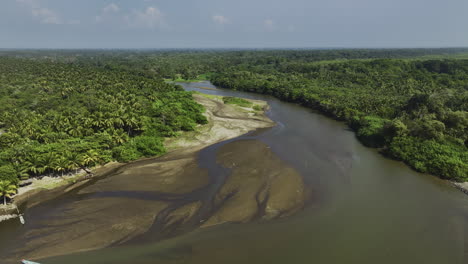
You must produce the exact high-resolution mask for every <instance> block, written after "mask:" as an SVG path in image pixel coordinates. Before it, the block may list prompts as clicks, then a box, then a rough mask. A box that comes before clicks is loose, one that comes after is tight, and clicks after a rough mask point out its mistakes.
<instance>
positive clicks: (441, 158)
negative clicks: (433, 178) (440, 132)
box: [386, 137, 468, 181]
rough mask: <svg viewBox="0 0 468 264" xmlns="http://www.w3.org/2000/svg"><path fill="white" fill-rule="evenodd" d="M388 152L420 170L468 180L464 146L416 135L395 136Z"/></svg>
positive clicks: (448, 177) (458, 179)
mask: <svg viewBox="0 0 468 264" xmlns="http://www.w3.org/2000/svg"><path fill="white" fill-rule="evenodd" d="M386 153H387V154H389V155H390V156H392V157H394V158H397V159H400V160H404V161H405V162H406V163H408V164H409V165H410V166H411V167H413V168H414V169H416V170H417V171H420V172H431V173H434V174H436V175H439V176H441V177H443V178H446V179H451V180H456V181H467V180H468V153H467V152H466V150H465V149H464V147H459V146H456V145H450V144H442V143H439V142H436V141H435V140H423V139H418V138H415V137H395V138H394V139H393V141H392V142H391V144H390V146H389V148H388V149H387V150H386Z"/></svg>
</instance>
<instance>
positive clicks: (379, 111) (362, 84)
mask: <svg viewBox="0 0 468 264" xmlns="http://www.w3.org/2000/svg"><path fill="white" fill-rule="evenodd" d="M467 54H468V49H375V50H367V49H352V50H158V51H152V50H140V51H118V50H115V51H113V50H108V51H105V50H95V51H92V50H88V51H78V50H62V51H60V50H58V51H53V50H49V51H35V50H23V51H0V130H2V131H3V132H5V133H3V134H2V135H1V136H0V148H1V149H0V180H2V179H9V180H11V181H16V179H18V178H21V179H25V178H28V177H31V176H36V175H42V174H47V173H55V174H56V175H61V174H62V173H65V172H68V171H73V170H76V169H79V168H85V167H87V166H91V165H94V164H101V163H105V162H108V161H110V160H119V161H129V160H134V159H137V158H139V157H144V156H154V155H158V154H161V153H163V152H164V148H163V145H162V138H163V137H167V136H172V135H174V133H176V131H179V130H192V129H194V127H195V126H196V124H200V123H205V122H206V119H205V118H204V117H203V115H201V113H202V111H203V109H202V108H201V107H200V106H199V105H198V104H196V103H195V102H194V101H193V99H192V97H191V95H190V93H187V92H184V91H181V88H180V87H178V86H177V85H173V84H170V83H168V82H165V81H164V80H166V81H167V80H179V81H180V80H197V79H209V80H211V81H212V82H213V83H214V84H215V85H218V86H221V87H224V88H229V89H236V90H242V91H250V92H256V93H262V94H269V95H273V96H275V97H277V98H279V99H282V100H285V101H289V102H295V103H298V104H301V105H303V106H306V107H309V108H311V109H313V110H316V111H319V112H321V113H323V114H326V115H328V116H330V117H333V118H335V119H338V120H342V121H345V122H347V123H348V124H349V126H350V127H351V128H352V129H354V130H355V131H356V135H357V137H358V138H359V139H360V140H361V141H362V142H363V143H364V144H366V145H368V146H371V147H377V148H380V149H381V151H382V153H384V154H385V155H387V156H389V157H392V158H394V159H398V160H402V161H404V162H406V163H407V164H408V165H410V166H411V167H413V168H414V169H416V170H418V171H421V172H427V173H431V174H435V175H438V176H440V177H443V178H447V179H452V180H457V181H466V180H468V151H467V146H468V131H467V129H468V112H467V111H468V55H467Z"/></svg>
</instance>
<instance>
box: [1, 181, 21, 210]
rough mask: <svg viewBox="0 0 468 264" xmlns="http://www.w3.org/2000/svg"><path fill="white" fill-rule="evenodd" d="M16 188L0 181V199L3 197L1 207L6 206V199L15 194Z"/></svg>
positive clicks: (9, 183)
mask: <svg viewBox="0 0 468 264" xmlns="http://www.w3.org/2000/svg"><path fill="white" fill-rule="evenodd" d="M17 189H18V187H17V186H16V185H15V184H12V183H11V182H9V181H0V197H2V196H3V205H6V199H7V198H11V197H12V196H13V195H15V194H16V190H17Z"/></svg>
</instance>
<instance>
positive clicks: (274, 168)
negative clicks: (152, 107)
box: [3, 95, 306, 263]
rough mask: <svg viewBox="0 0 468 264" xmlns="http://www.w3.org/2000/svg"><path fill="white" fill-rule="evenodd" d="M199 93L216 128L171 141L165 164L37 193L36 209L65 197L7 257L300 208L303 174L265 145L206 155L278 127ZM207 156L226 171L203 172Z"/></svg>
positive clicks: (30, 226) (41, 214)
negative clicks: (207, 149)
mask: <svg viewBox="0 0 468 264" xmlns="http://www.w3.org/2000/svg"><path fill="white" fill-rule="evenodd" d="M195 97H196V99H197V101H198V102H200V103H201V104H203V105H204V106H205V107H206V108H207V112H206V115H207V117H208V119H209V120H210V124H209V125H207V126H206V127H203V128H201V129H200V130H199V131H197V132H193V134H192V135H187V134H186V135H183V136H182V137H180V138H178V139H176V140H172V141H169V142H168V144H169V145H171V146H172V148H173V150H172V151H171V152H170V153H168V154H167V155H164V156H162V157H160V158H153V159H146V160H140V161H136V162H132V163H129V164H126V165H123V164H114V166H111V167H103V168H102V169H101V171H100V173H99V175H98V176H99V177H96V178H93V179H90V180H86V181H84V182H81V183H79V184H75V185H72V186H71V187H70V186H62V187H60V188H58V189H55V190H52V191H49V192H42V193H41V194H36V196H35V197H36V198H38V199H37V200H38V201H29V202H30V203H31V204H34V205H36V204H37V203H39V200H41V199H46V200H47V199H48V200H51V199H52V198H57V197H58V198H57V199H53V200H51V201H50V202H48V203H45V204H42V205H39V206H36V207H34V208H31V209H30V210H29V211H28V213H27V220H28V221H27V224H26V226H25V227H24V230H22V231H21V233H20V234H19V235H18V238H17V239H16V240H14V241H11V247H9V248H7V249H6V250H7V251H6V252H4V253H3V254H6V258H3V259H4V260H5V261H7V262H8V261H11V263H16V262H17V260H18V259H21V258H28V259H42V258H46V257H51V256H57V255H64V254H70V253H74V252H80V251H88V250H94V249H99V248H104V247H109V246H116V245H121V244H124V243H128V242H131V243H138V242H139V241H147V240H159V239H163V238H165V237H168V236H173V235H176V234H178V233H181V232H186V231H190V230H194V229H196V228H199V227H207V226H212V225H216V224H221V223H225V222H248V221H251V220H253V219H273V218H277V217H282V216H286V215H289V214H292V213H294V212H295V211H297V210H299V209H300V208H301V207H302V205H303V203H304V199H305V197H306V195H305V190H304V185H303V183H302V178H301V177H300V175H299V174H298V173H297V172H296V171H295V170H294V169H292V168H290V167H288V166H287V164H284V163H283V162H282V161H281V160H280V159H279V158H277V157H276V156H275V155H274V154H273V152H271V151H270V149H269V148H268V147H267V146H266V145H265V144H263V143H261V142H259V141H256V140H247V141H246V140H235V141H233V142H230V143H227V144H224V145H223V144H221V145H220V146H221V149H220V151H219V154H218V155H217V156H216V155H215V153H216V152H217V151H218V150H217V149H216V150H217V151H215V152H213V153H212V154H203V153H202V152H200V149H201V148H203V147H205V146H207V145H210V144H212V143H215V142H220V141H223V140H225V139H228V138H232V137H236V136H239V135H241V134H244V133H246V132H249V131H252V130H255V129H258V128H265V127H271V126H272V125H273V122H272V121H270V120H269V119H268V118H266V117H265V116H264V115H263V114H262V113H260V114H258V113H257V114H256V115H255V116H252V115H251V112H250V111H239V109H238V108H236V107H235V106H230V105H225V104H223V103H222V102H220V101H219V100H216V99H210V98H206V97H203V96H200V95H195ZM255 103H256V104H261V103H262V102H261V101H256V102H255ZM265 105H266V103H263V105H262V107H266V106H265ZM190 137H191V139H190ZM215 147H216V146H215ZM203 155H205V156H206V157H201V156H203ZM211 155H212V156H211ZM201 158H205V159H209V160H211V161H210V162H211V163H217V165H216V166H221V167H223V168H224V169H226V171H229V173H228V174H227V175H216V174H213V173H212V172H209V168H206V167H200V163H199V159H201ZM235 164H237V165H235ZM36 192H37V191H36ZM29 193H35V192H34V190H32V191H31V192H29ZM63 193H67V194H66V195H64V196H63V195H62V196H61V194H63ZM22 197H23V198H22V199H26V197H28V194H26V195H23V196H22Z"/></svg>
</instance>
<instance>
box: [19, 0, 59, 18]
mask: <svg viewBox="0 0 468 264" xmlns="http://www.w3.org/2000/svg"><path fill="white" fill-rule="evenodd" d="M16 2H17V3H19V4H21V5H23V6H25V7H26V8H28V9H30V12H31V15H32V16H33V17H34V18H36V19H37V20H39V21H40V23H42V24H63V22H62V19H60V16H59V15H58V14H57V13H56V12H55V11H53V10H51V9H49V8H45V7H42V6H40V5H39V3H38V1H36V0H16Z"/></svg>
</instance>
